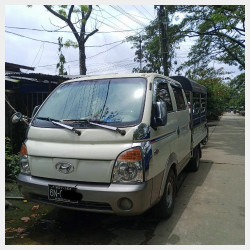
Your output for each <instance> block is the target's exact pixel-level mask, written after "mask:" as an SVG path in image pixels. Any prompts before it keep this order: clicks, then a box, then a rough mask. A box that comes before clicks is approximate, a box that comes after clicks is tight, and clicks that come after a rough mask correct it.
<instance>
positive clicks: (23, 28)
mask: <svg viewBox="0 0 250 250" xmlns="http://www.w3.org/2000/svg"><path fill="white" fill-rule="evenodd" d="M98 21H99V20H98ZM99 22H100V21H99ZM104 24H105V23H104ZM105 25H106V24H105ZM5 28H8V29H20V30H32V31H39V32H50V33H52V32H61V33H71V34H73V32H72V31H69V30H44V29H36V28H25V27H15V26H5ZM141 29H143V28H137V29H130V30H114V31H98V32H97V33H96V34H103V33H123V32H131V31H137V30H141ZM89 33H91V32H85V34H89Z"/></svg>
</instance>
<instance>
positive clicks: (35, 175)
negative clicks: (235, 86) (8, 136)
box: [12, 73, 207, 218]
mask: <svg viewBox="0 0 250 250" xmlns="http://www.w3.org/2000/svg"><path fill="white" fill-rule="evenodd" d="M185 79H187V78H182V79H175V80H174V77H173V78H169V77H165V76H163V75H159V74H154V73H148V74H146V73H145V74H126V75H118V74H117V75H106V76H86V77H83V78H77V79H74V80H69V81H66V82H64V83H62V84H61V85H59V86H58V87H57V88H56V89H55V90H54V91H53V92H52V93H51V94H50V95H49V97H48V98H47V99H46V100H45V101H44V103H43V104H42V105H41V106H40V107H39V108H38V110H36V112H35V115H34V116H33V117H32V119H31V121H30V124H29V127H28V130H27V139H26V140H25V142H24V143H23V145H22V147H21V151H20V153H21V159H20V168H21V170H20V174H19V176H18V185H19V189H20V191H21V193H22V194H23V195H24V197H26V198H27V199H31V200H35V201H40V202H44V203H47V204H52V205H56V206H60V207H64V208H70V209H77V210H83V211H92V212H102V213H115V214H118V215H136V214H141V213H143V212H145V211H146V210H148V209H149V208H151V207H153V209H154V211H155V212H156V214H157V215H158V216H159V217H162V218H167V217H169V216H170V215H171V214H172V212H173V207H174V199H175V195H176V183H177V177H178V175H179V174H180V173H181V171H182V170H183V169H184V167H185V166H187V164H188V163H189V164H190V166H191V168H192V169H193V170H198V167H199V160H200V157H201V148H200V143H201V142H202V140H204V139H205V138H206V136H207V127H206V118H205V116H204V115H205V113H206V106H205V104H206V103H205V102H204V101H205V99H204V98H205V96H206V91H205V88H204V87H201V85H198V84H195V85H194V83H192V82H189V83H190V84H191V90H190V91H189V90H188V89H187V91H186V90H185V87H186V86H184V85H185V84H184V85H183V84H182V83H180V82H183V81H184V80H185ZM178 80H179V81H178ZM187 80H188V79H187ZM188 81H189V80H188ZM182 85H183V86H184V88H183V86H182ZM197 86H198V87H201V88H202V91H198V90H197V91H195V88H194V87H197ZM184 90H185V91H186V94H189V95H190V100H189V101H191V102H190V103H191V107H189V106H188V102H187V99H186V95H185V92H184ZM189 92H190V93H189ZM198 95H199V96H198ZM203 95H204V96H203ZM194 102H195V104H194ZM193 109H194V110H193ZM190 111H191V113H190ZM198 116H199V117H198ZM197 117H198V118H199V121H198V120H197V121H196V120H195V119H196V118H197ZM21 118H22V116H21V115H20V113H19V114H14V115H13V117H12V121H13V122H17V121H18V120H20V119H21Z"/></svg>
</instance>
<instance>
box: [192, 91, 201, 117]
mask: <svg viewBox="0 0 250 250" xmlns="http://www.w3.org/2000/svg"><path fill="white" fill-rule="evenodd" d="M200 109H201V102H200V94H199V93H194V94H193V114H194V115H197V114H199V113H200Z"/></svg>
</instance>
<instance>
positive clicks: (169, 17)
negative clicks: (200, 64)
mask: <svg viewBox="0 0 250 250" xmlns="http://www.w3.org/2000/svg"><path fill="white" fill-rule="evenodd" d="M160 9H161V11H159V12H160V14H159V18H156V19H155V20H153V21H152V22H151V23H150V25H148V26H147V27H146V28H145V31H144V34H143V35H139V36H138V35H136V36H130V37H128V38H127V41H128V42H131V43H132V44H133V46H132V48H133V49H136V52H135V59H134V61H135V62H138V63H139V62H140V61H142V63H143V67H142V69H140V68H139V67H136V68H134V69H133V72H155V73H161V74H164V73H165V75H169V72H170V71H171V69H172V68H173V64H174V63H175V62H174V58H175V52H176V49H177V48H178V44H179V42H181V41H182V40H183V39H184V37H183V34H182V33H180V32H178V31H179V24H176V23H175V24H174V20H175V18H176V15H175V14H176V9H177V7H176V6H161V8H160ZM163 18H164V19H165V21H166V23H167V24H163V23H162V21H163ZM163 39H166V42H162V40H163ZM140 40H141V41H142V43H141V42H140ZM165 53H166V54H165ZM163 55H164V56H163ZM164 65H165V66H164ZM164 69H165V70H164Z"/></svg>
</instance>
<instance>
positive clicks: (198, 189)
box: [148, 113, 245, 245]
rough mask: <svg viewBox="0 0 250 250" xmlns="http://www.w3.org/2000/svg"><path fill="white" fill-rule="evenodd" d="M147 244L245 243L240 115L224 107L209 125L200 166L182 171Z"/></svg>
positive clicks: (242, 140) (243, 146) (242, 146)
mask: <svg viewBox="0 0 250 250" xmlns="http://www.w3.org/2000/svg"><path fill="white" fill-rule="evenodd" d="M211 125H212V124H211ZM148 244H209V245H210V244H211V245H214V244H215V245H220V244H225V245H241V244H245V117H242V116H239V115H238V114H237V115H234V114H229V113H227V114H225V115H224V116H223V117H222V118H221V120H220V122H218V125H217V126H212V127H210V138H209V141H208V144H207V145H206V146H204V147H203V156H202V161H201V166H200V170H199V171H198V172H197V173H189V174H188V175H187V176H186V178H185V180H184V182H183V184H182V186H181V188H180V190H179V192H178V197H177V199H176V206H175V212H174V214H173V216H172V217H171V218H170V219H169V220H167V221H162V222H160V223H159V224H158V225H157V227H156V229H155V231H154V236H153V237H152V238H151V239H150V240H149V241H148Z"/></svg>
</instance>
